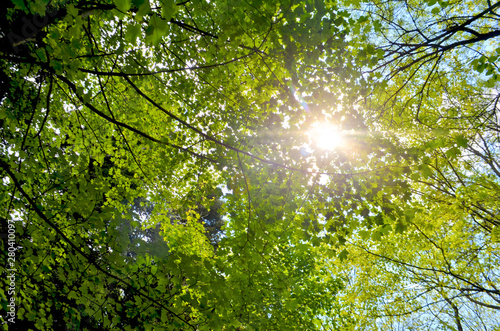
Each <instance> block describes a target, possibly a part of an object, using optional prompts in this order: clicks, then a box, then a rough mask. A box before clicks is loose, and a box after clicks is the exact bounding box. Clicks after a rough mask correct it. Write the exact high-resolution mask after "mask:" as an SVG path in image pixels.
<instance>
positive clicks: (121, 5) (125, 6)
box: [113, 0, 132, 12]
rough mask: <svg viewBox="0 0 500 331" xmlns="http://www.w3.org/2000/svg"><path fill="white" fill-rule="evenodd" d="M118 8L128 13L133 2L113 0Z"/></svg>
mask: <svg viewBox="0 0 500 331" xmlns="http://www.w3.org/2000/svg"><path fill="white" fill-rule="evenodd" d="M113 1H114V2H115V5H116V7H117V8H118V9H119V10H120V11H122V12H128V11H129V9H130V7H132V0H113Z"/></svg>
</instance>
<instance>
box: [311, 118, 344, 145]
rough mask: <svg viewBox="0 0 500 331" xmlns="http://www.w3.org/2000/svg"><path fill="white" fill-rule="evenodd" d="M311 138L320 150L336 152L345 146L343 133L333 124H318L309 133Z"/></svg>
mask: <svg viewBox="0 0 500 331" xmlns="http://www.w3.org/2000/svg"><path fill="white" fill-rule="evenodd" d="M309 136H310V137H311V138H312V140H313V141H314V142H315V143H316V146H318V148H320V149H326V150H330V151H331V150H334V149H335V148H337V147H341V146H342V145H343V144H344V138H343V135H342V132H341V131H339V130H338V129H337V128H336V127H334V126H333V125H331V124H328V123H323V124H318V125H317V126H315V127H313V128H312V129H311V130H310V131H309Z"/></svg>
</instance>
